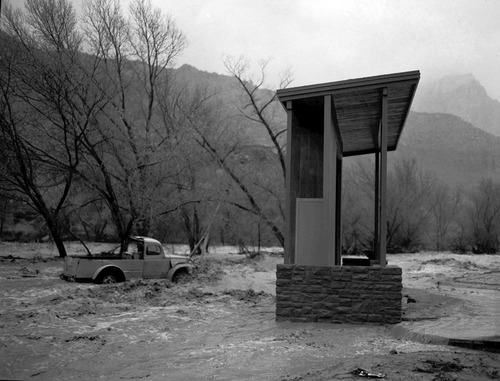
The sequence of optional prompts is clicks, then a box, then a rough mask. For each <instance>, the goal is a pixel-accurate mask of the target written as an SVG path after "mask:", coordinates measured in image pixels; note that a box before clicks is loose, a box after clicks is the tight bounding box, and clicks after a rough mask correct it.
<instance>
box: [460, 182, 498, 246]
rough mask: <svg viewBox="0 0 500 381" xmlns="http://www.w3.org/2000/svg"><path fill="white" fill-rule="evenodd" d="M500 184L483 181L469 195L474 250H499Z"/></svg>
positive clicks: (469, 213)
mask: <svg viewBox="0 0 500 381" xmlns="http://www.w3.org/2000/svg"><path fill="white" fill-rule="evenodd" d="M499 195H500V183H496V182H494V181H493V180H491V179H485V180H482V181H481V182H480V183H479V185H478V187H477V188H476V189H473V190H472V191H471V192H470V194H469V207H468V209H467V212H468V213H467V215H468V218H469V221H470V225H471V237H472V250H473V251H474V252H476V253H496V252H498V250H499V239H500V237H499V232H500V196H499Z"/></svg>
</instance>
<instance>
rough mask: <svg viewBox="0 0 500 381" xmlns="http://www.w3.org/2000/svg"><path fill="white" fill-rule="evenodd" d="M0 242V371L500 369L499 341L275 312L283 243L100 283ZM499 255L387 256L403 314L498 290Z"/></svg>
mask: <svg viewBox="0 0 500 381" xmlns="http://www.w3.org/2000/svg"><path fill="white" fill-rule="evenodd" d="M2 245H3V246H2ZM0 248H2V249H3V251H2V253H1V254H0V255H3V256H4V257H3V259H2V260H1V262H0V379H34V380H63V379H64V380H66V379H70V380H71V379H77V380H80V379H86V380H89V379H105V380H108V379H111V380H124V379H125V380H142V379H145V380H202V379H203V380H324V379H335V380H336V379H347V380H350V379H356V378H358V377H357V376H355V375H353V374H351V372H353V371H355V370H356V369H358V368H361V369H365V370H369V371H371V372H374V373H378V372H381V373H384V374H385V375H386V378H387V379H393V380H402V379H405V380H489V379H495V378H497V379H498V377H500V367H499V366H498V364H499V360H500V355H498V354H496V353H488V352H481V351H472V350H467V349H460V348H456V347H450V346H444V345H436V344H432V343H431V344H424V343H421V342H416V341H413V340H411V338H409V336H406V337H405V335H404V334H401V335H399V336H398V335H397V334H396V335H395V334H394V327H393V326H387V327H385V326H366V325H363V326H360V325H332V324H313V323H287V322H276V321H275V315H274V312H275V301H274V292H275V286H274V282H275V268H276V267H275V266H276V264H277V263H282V260H283V259H282V257H281V256H280V255H278V254H274V253H269V254H266V255H260V256H258V257H256V258H253V259H250V258H248V257H246V256H244V255H238V254H230V253H227V252H218V253H215V254H211V255H209V256H207V257H206V258H205V259H204V260H203V261H202V262H200V265H199V269H198V271H197V273H196V275H195V278H194V279H192V280H191V281H189V282H186V283H183V284H178V285H177V284H176V285H172V284H170V283H169V282H167V281H158V280H151V281H133V282H126V283H124V284H117V285H93V284H78V283H68V282H65V281H61V280H59V278H58V275H59V273H60V272H61V270H62V262H61V261H59V260H57V259H53V258H52V255H50V254H47V253H42V255H35V256H34V259H30V258H21V259H13V258H12V257H14V258H15V257H18V256H24V257H30V256H31V257H33V255H31V254H30V255H20V254H19V253H18V252H15V251H14V250H13V249H12V247H11V246H8V245H5V244H0ZM9 249H10V250H9ZM16 249H17V247H16ZM21 251H22V249H21ZM28 252H29V250H26V253H28ZM6 255H12V257H9V258H5V256H6ZM498 259H499V258H498V257H497V256H454V255H452V254H435V253H425V254H422V255H420V254H416V255H415V254H412V255H406V254H405V255H394V256H389V261H390V263H391V264H397V265H399V266H401V267H403V273H404V286H405V291H404V293H405V295H407V296H406V297H405V298H404V301H405V302H407V301H408V298H412V299H415V303H405V305H404V310H405V320H406V321H405V322H403V324H405V323H406V324H414V323H419V322H422V324H423V322H426V321H429V319H433V320H431V321H440V320H441V318H446V317H450V318H453V317H454V316H456V314H457V311H458V310H459V309H460V308H465V307H467V308H468V309H469V310H466V311H462V312H460V313H462V314H463V315H466V314H467V313H474V311H473V308H472V307H471V306H474V304H471V303H472V302H474V301H475V300H477V299H478V298H483V297H484V295H490V297H491V298H493V299H494V298H495V297H497V296H498V290H495V289H494V288H495V287H496V286H492V287H493V289H492V287H489V286H488V285H487V283H488V282H490V283H491V284H493V285H495V284H496V283H498V280H495V277H492V276H490V275H485V278H484V279H483V277H482V275H481V274H488V273H491V272H492V271H494V270H495V269H497V270H498V269H499V268H500V266H499V264H500V261H499V260H498ZM459 278H460V279H459ZM457 279H459V280H458V281H457ZM438 282H439V283H438ZM466 282H469V283H474V284H481V285H483V286H484V284H486V286H484V287H486V288H477V285H474V288H470V287H462V285H463V284H464V283H466ZM458 283H462V285H459V286H457V284H458ZM470 285H471V284H468V286H470ZM471 291H472V293H471ZM452 294H453V296H452ZM429 295H430V296H429ZM433 295H436V297H435V298H434V297H432V296H433ZM424 296H425V297H424ZM493 299H492V300H493ZM464 306H465V307H464ZM497 306H498V305H497ZM438 315H439V316H440V317H439V319H436V316H438ZM488 316H489V315H488ZM493 327H495V324H493ZM494 330H495V328H493V331H492V332H493V333H494ZM478 332H479V330H478Z"/></svg>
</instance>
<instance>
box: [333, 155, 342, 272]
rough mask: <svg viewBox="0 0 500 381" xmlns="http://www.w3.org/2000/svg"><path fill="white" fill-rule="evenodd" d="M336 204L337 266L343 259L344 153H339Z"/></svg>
mask: <svg viewBox="0 0 500 381" xmlns="http://www.w3.org/2000/svg"><path fill="white" fill-rule="evenodd" d="M336 188H337V190H336V195H335V198H336V202H335V263H334V265H335V266H340V265H341V259H342V153H341V152H340V150H339V152H338V153H337V184H336Z"/></svg>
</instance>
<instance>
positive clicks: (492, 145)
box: [393, 112, 500, 185]
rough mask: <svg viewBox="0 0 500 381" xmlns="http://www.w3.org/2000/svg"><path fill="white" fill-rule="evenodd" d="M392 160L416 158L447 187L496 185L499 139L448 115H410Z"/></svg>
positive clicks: (499, 158)
mask: <svg viewBox="0 0 500 381" xmlns="http://www.w3.org/2000/svg"><path fill="white" fill-rule="evenodd" d="M393 157H394V158H396V159H401V158H411V157H413V158H416V159H417V162H418V164H419V167H420V168H423V169H426V170H431V171H433V172H435V174H436V175H437V176H438V177H439V178H440V179H441V180H443V181H444V182H446V183H448V184H459V183H461V184H464V185H468V184H472V183H474V182H477V181H478V180H480V179H482V178H485V177H491V178H494V179H496V180H497V181H500V137H497V136H493V135H491V134H489V133H487V132H485V131H483V130H481V129H479V128H476V127H474V126H473V125H472V124H470V123H468V122H465V121H464V120H462V119H461V118H459V117H457V116H454V115H450V114H441V113H419V112H410V115H409V116H408V119H407V122H406V125H405V128H404V130H403V134H402V136H401V140H400V144H399V146H398V149H397V151H396V152H395V153H394V154H393Z"/></svg>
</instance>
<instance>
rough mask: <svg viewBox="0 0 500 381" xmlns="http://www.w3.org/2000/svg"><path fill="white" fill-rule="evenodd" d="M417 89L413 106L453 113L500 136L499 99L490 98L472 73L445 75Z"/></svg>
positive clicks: (423, 110)
mask: <svg viewBox="0 0 500 381" xmlns="http://www.w3.org/2000/svg"><path fill="white" fill-rule="evenodd" d="M417 91H418V93H419V94H418V97H416V99H415V103H414V105H413V110H415V111H420V112H439V113H446V114H452V115H456V116H459V117H460V118H462V119H463V120H465V121H466V122H469V123H471V124H472V125H474V126H475V127H478V128H480V129H482V130H484V131H486V132H489V133H490V134H493V135H495V136H500V102H498V101H497V100H494V99H491V98H490V97H489V96H488V94H487V93H486V90H485V89H484V87H483V86H482V85H481V84H480V83H479V82H478V81H477V80H476V79H475V78H474V77H473V75H472V74H465V75H455V76H447V77H444V78H442V79H441V80H439V81H437V82H435V83H434V84H432V85H431V86H430V87H428V88H420V89H418V90H417Z"/></svg>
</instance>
